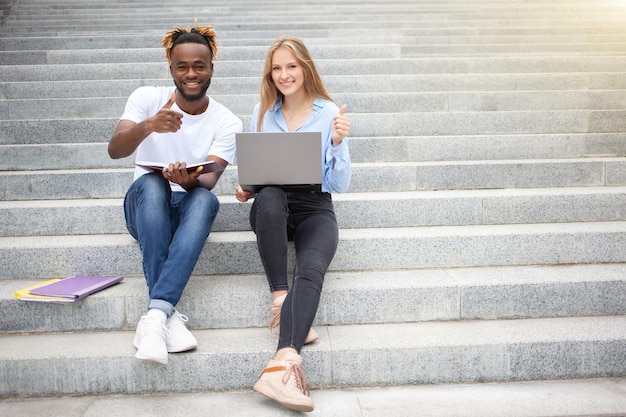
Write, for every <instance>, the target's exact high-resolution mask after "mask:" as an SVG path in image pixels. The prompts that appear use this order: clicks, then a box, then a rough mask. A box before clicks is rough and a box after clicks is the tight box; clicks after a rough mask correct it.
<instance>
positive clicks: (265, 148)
mask: <svg viewBox="0 0 626 417" xmlns="http://www.w3.org/2000/svg"><path fill="white" fill-rule="evenodd" d="M236 140H237V169H238V171H239V184H240V185H241V188H243V189H244V190H247V191H251V192H253V193H256V192H258V191H259V190H260V189H261V188H263V187H264V186H267V185H276V186H279V187H281V188H282V189H283V190H285V191H321V190H322V133H321V132H279V133H253V132H250V133H238V134H237V135H236Z"/></svg>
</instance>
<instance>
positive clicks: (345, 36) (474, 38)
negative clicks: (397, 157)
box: [0, 12, 625, 59]
mask: <svg viewBox="0 0 626 417" xmlns="http://www.w3.org/2000/svg"><path fill="white" fill-rule="evenodd" d="M380 14H381V13H380V12H379V13H378V15H380ZM255 18H256V17H255ZM180 20H181V21H182V20H187V18H181V19H180ZM202 23H204V22H202ZM171 26H172V20H171V19H170V18H168V19H167V22H165V23H164V24H163V25H158V27H157V26H156V25H155V27H154V30H149V31H146V32H137V33H133V34H128V33H126V32H125V31H123V32H118V33H113V34H112V33H106V32H98V31H95V32H93V33H92V34H89V33H85V32H81V33H75V34H72V33H71V31H70V32H69V33H67V34H60V33H57V34H56V35H55V36H51V37H45V36H44V37H42V36H41V34H40V33H35V34H33V33H32V32H28V33H22V34H20V35H15V34H11V36H9V34H10V33H6V35H5V37H3V38H0V50H3V51H33V50H45V51H53V50H71V49H109V48H116V49H126V48H155V47H158V45H160V41H161V39H162V38H163V30H164V29H166V28H169V27H171ZM56 29H57V32H58V30H59V27H58V26H57V27H56ZM2 30H4V31H5V32H11V31H13V28H10V27H8V25H6V24H5V27H4V29H2V28H0V33H2ZM151 32H153V33H151ZM285 33H286V31H285V30H283V29H275V28H264V29H257V30H247V29H245V28H241V27H239V28H238V29H236V30H224V28H223V27H220V28H219V46H220V48H221V47H227V46H235V47H241V46H263V47H266V48H267V47H268V45H269V44H270V43H271V42H272V41H273V40H274V39H276V38H278V37H279V36H282V35H284V34H285ZM288 33H289V34H292V35H295V36H298V37H300V38H302V39H305V40H306V42H307V45H310V46H311V48H313V47H315V46H318V45H329V44H331V45H332V44H341V43H343V44H351V45H359V44H376V43H380V42H385V43H388V44H397V45H402V46H411V45H429V44H444V45H454V44H502V43H507V44H529V43H537V41H538V40H544V41H545V40H546V39H548V40H551V42H552V43H554V42H557V43H567V41H569V42H575V41H576V42H581V43H597V44H610V43H621V42H623V41H624V38H623V37H624V34H625V29H624V27H623V25H620V24H617V25H615V24H613V25H611V24H610V23H609V21H608V19H605V20H604V25H603V26H602V27H599V26H598V25H595V24H594V25H589V26H580V25H579V26H577V27H576V28H572V27H567V26H556V27H547V26H546V27H525V26H524V27H482V28H480V35H478V34H477V33H478V29H476V28H473V27H465V28H464V27H449V26H448V27H445V26H434V27H423V26H421V27H419V28H415V27H412V28H396V29H395V30H390V29H379V28H377V27H371V28H368V30H367V32H365V33H364V32H363V30H362V29H361V28H333V29H328V27H324V28H320V29H305V28H299V27H297V28H296V27H292V28H291V29H290V30H289V31H288ZM24 59H27V58H26V57H24Z"/></svg>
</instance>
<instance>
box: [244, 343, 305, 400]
mask: <svg viewBox="0 0 626 417" xmlns="http://www.w3.org/2000/svg"><path fill="white" fill-rule="evenodd" d="M301 363H302V357H301V356H300V355H298V354H296V353H293V354H291V355H289V357H288V358H287V359H286V360H284V361H277V360H271V361H269V363H268V364H267V367H266V368H265V369H264V370H263V372H261V374H260V375H259V379H258V381H257V382H256V384H254V390H255V391H256V392H258V393H260V394H263V395H265V396H266V397H268V398H271V399H272V400H274V401H276V402H278V403H280V404H281V405H283V406H285V407H287V408H289V409H291V410H296V411H313V400H311V397H310V396H309V389H308V388H307V386H306V378H305V377H304V372H303V371H302V368H300V364H301Z"/></svg>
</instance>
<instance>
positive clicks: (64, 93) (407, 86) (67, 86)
mask: <svg viewBox="0 0 626 417" xmlns="http://www.w3.org/2000/svg"><path fill="white" fill-rule="evenodd" d="M324 81H325V82H326V86H327V87H328V89H329V90H330V91H332V92H333V95H334V94H337V93H401V92H413V93H418V92H423V93H426V92H429V93H442V92H470V91H475V92H484V93H488V92H504V91H516V92H524V91H540V92H544V93H546V92H548V91H587V92H595V91H606V90H624V89H626V74H625V73H623V72H622V73H552V74H551V73H539V74H424V75H420V74H405V75H403V74H396V75H390V76H388V77H379V76H377V75H359V76H358V77H354V76H344V75H330V76H327V77H324ZM144 85H152V86H171V85H172V79H171V77H170V76H169V74H168V76H167V77H163V78H155V79H145V78H142V79H125V80H100V81H98V82H97V83H94V82H92V81H85V80H77V81H33V82H28V81H24V82H0V99H4V100H6V99H13V100H16V99H22V100H26V99H55V98H56V99H62V98H97V97H111V96H114V97H127V96H128V95H129V94H130V93H132V92H133V91H134V90H135V89H136V88H138V87H141V86H144ZM258 89H259V79H258V77H235V76H233V77H228V76H214V77H213V78H212V80H211V87H210V90H209V94H210V95H226V94H256V93H257V92H258Z"/></svg>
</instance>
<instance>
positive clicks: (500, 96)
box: [0, 90, 626, 120]
mask: <svg viewBox="0 0 626 417" xmlns="http://www.w3.org/2000/svg"><path fill="white" fill-rule="evenodd" d="M211 97H213V99H214V100H216V101H218V102H220V103H222V104H223V105H225V106H226V107H228V108H229V109H230V110H231V111H232V112H234V113H235V114H246V113H252V109H253V108H254V106H255V105H256V104H257V103H258V102H259V95H258V94H257V93H254V94H229V95H213V94H211ZM127 98H128V95H125V96H116V97H104V98H53V99H29V100H23V99H17V100H15V99H10V100H4V101H1V102H0V119H2V120H24V119H36V118H38V117H39V116H40V115H44V114H45V117H47V118H53V119H67V118H107V117H116V116H117V117H119V116H120V115H121V113H122V112H123V109H124V105H125V104H126V101H127ZM333 100H335V101H336V102H337V103H348V104H349V106H350V111H351V112H352V113H375V112H376V111H377V110H379V109H380V107H381V105H383V106H384V107H385V110H386V111H387V112H389V113H402V112H404V113H426V112H476V111H483V112H484V111H492V112H502V111H541V110H550V111H559V110H594V111H600V110H623V109H624V108H625V107H626V90H598V91H521V92H520V91H494V92H481V91H474V92H427V93H412V92H392V93H366V92H359V93H334V94H333Z"/></svg>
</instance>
